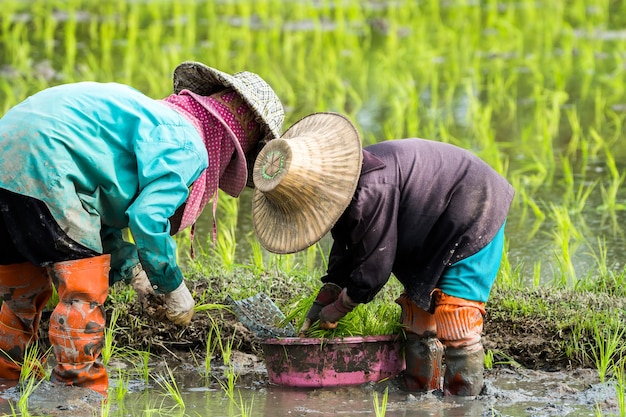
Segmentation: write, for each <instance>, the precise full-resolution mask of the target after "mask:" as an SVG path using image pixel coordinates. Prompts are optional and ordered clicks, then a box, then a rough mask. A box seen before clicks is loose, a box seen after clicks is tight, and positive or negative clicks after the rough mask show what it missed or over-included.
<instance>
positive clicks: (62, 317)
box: [49, 255, 110, 396]
mask: <svg viewBox="0 0 626 417" xmlns="http://www.w3.org/2000/svg"><path fill="white" fill-rule="evenodd" d="M109 270H110V255H101V256H96V257H93V258H86V259H79V260H75V261H66V262H59V263H56V264H54V265H52V266H51V267H50V275H51V276H52V279H53V281H54V283H55V285H56V286H57V292H58V294H59V304H58V305H57V306H56V308H55V309H54V311H53V312H52V316H51V317H50V330H49V338H50V343H51V345H52V348H53V350H54V355H55V357H56V360H57V365H56V366H55V367H54V368H53V370H52V375H51V377H50V380H51V381H52V382H54V383H57V384H63V385H75V386H79V387H85V388H90V389H92V390H94V391H96V392H99V393H101V394H102V395H105V396H106V393H107V389H108V387H109V382H108V376H107V372H106V369H105V367H104V365H103V364H102V358H101V357H100V353H101V352H102V346H103V343H104V328H105V324H106V323H105V321H106V320H105V315H104V307H103V304H104V301H105V300H106V297H107V293H108V289H109Z"/></svg>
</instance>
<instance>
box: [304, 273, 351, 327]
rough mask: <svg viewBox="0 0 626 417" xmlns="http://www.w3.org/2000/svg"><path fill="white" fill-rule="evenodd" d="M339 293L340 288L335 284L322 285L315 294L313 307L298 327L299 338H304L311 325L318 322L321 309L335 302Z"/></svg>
mask: <svg viewBox="0 0 626 417" xmlns="http://www.w3.org/2000/svg"><path fill="white" fill-rule="evenodd" d="M339 293H341V287H340V286H339V285H337V284H333V283H331V282H327V283H325V284H324V285H322V288H320V290H319V291H318V293H317V297H315V301H313V305H312V306H311V308H310V309H309V311H308V312H307V313H306V318H305V319H304V324H303V325H302V327H300V331H299V332H298V335H299V336H300V337H304V336H305V335H306V331H307V330H309V327H311V324H313V323H315V322H316V321H317V320H319V318H320V311H322V308H323V307H325V306H327V305H328V304H331V303H333V302H334V301H335V300H337V297H339Z"/></svg>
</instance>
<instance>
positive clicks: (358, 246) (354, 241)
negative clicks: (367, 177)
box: [322, 184, 398, 303]
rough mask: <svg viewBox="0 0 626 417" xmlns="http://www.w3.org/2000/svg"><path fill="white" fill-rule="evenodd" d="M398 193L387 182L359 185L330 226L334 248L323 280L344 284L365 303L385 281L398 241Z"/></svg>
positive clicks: (357, 300) (349, 291)
mask: <svg viewBox="0 0 626 417" xmlns="http://www.w3.org/2000/svg"><path fill="white" fill-rule="evenodd" d="M397 213H398V195H397V193H396V192H395V191H394V187H392V186H390V185H387V184H374V185H371V186H367V185H366V186H361V187H359V188H358V189H357V192H356V193H355V196H354V198H353V200H352V202H351V204H350V206H349V207H348V209H347V210H346V212H345V213H344V214H343V216H342V217H341V219H340V220H339V222H337V224H336V225H335V227H333V229H332V234H333V238H334V243H333V248H332V250H331V256H330V259H329V264H328V271H327V275H326V276H324V277H323V278H322V281H324V282H333V283H336V284H338V285H340V286H344V287H346V288H347V292H348V295H349V296H350V298H351V299H352V300H353V301H355V302H358V303H367V302H369V301H371V300H372V299H373V298H374V296H375V295H376V294H377V293H378V292H379V291H380V290H381V288H382V287H383V286H384V285H385V284H386V283H387V281H388V280H389V277H390V275H391V271H392V268H393V263H394V258H395V254H396V244H397V225H396V221H397Z"/></svg>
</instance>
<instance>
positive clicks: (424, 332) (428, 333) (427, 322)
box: [396, 294, 443, 392]
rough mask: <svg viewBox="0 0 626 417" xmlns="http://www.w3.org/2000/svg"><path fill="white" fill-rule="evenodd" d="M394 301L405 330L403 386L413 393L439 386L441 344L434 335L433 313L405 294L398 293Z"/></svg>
mask: <svg viewBox="0 0 626 417" xmlns="http://www.w3.org/2000/svg"><path fill="white" fill-rule="evenodd" d="M396 303H398V304H399V305H400V307H402V314H401V316H400V321H401V323H402V326H403V327H404V331H405V333H406V340H405V342H404V361H405V365H406V366H405V369H404V372H403V375H402V377H403V386H404V389H405V390H407V391H414V392H419V391H431V390H436V389H441V388H442V384H441V368H442V365H441V363H442V358H443V345H442V344H441V342H440V341H439V340H438V339H437V338H436V334H437V327H436V324H435V318H434V316H433V315H432V314H430V313H428V312H427V311H425V310H423V309H421V308H419V307H418V306H417V305H416V304H415V303H414V302H413V301H412V300H411V299H410V298H409V296H408V295H407V294H402V295H400V297H398V299H397V300H396Z"/></svg>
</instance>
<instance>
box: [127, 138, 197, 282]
mask: <svg viewBox="0 0 626 417" xmlns="http://www.w3.org/2000/svg"><path fill="white" fill-rule="evenodd" d="M182 133H184V132H182ZM171 134H172V131H171V130H169V129H167V128H160V130H159V131H157V132H154V133H153V135H152V138H158V140H154V139H152V140H138V141H137V144H136V149H135V153H136V155H137V172H138V178H139V190H140V191H139V194H138V195H137V198H136V199H135V201H134V202H133V204H132V205H131V206H130V207H129V208H128V210H127V212H126V214H127V216H128V225H129V228H130V231H131V233H132V235H133V238H134V240H135V244H136V246H137V252H138V256H139V260H140V261H141V264H142V266H143V268H144V269H145V271H146V273H147V275H148V278H149V280H150V282H151V284H152V286H153V288H154V289H155V291H156V292H158V293H169V292H171V291H173V290H175V289H176V288H178V286H179V285H180V284H181V283H182V281H183V276H182V273H181V271H180V268H179V267H178V265H177V263H176V243H175V241H174V239H173V238H172V237H171V236H170V223H169V218H170V217H171V216H172V215H173V214H174V212H175V211H176V208H178V207H179V206H180V205H181V204H182V203H183V202H184V201H185V199H186V198H187V195H188V192H189V191H188V184H191V183H192V182H193V180H194V179H196V178H197V177H198V176H199V175H200V173H201V172H202V171H203V170H204V169H205V168H206V164H207V161H206V155H205V154H202V152H201V151H200V149H201V148H198V147H194V146H192V145H188V146H184V143H181V140H180V138H175V139H174V138H171V136H170V135H171Z"/></svg>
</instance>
